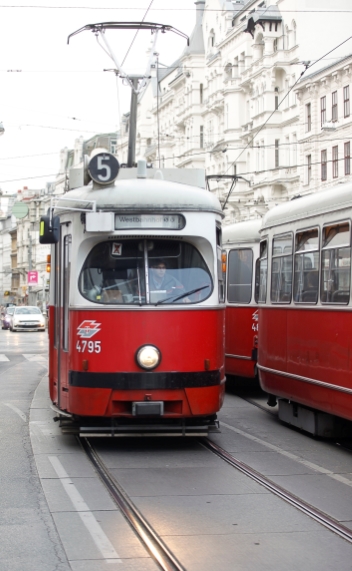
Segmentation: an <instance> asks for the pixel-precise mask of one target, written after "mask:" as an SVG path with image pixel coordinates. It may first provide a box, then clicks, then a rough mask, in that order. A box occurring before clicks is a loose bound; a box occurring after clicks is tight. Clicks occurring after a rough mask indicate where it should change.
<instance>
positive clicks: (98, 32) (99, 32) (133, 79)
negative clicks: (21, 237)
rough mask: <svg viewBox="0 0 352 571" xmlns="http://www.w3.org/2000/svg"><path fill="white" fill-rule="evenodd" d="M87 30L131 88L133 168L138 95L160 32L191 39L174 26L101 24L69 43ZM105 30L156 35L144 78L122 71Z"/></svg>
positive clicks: (130, 162) (130, 154)
mask: <svg viewBox="0 0 352 571" xmlns="http://www.w3.org/2000/svg"><path fill="white" fill-rule="evenodd" d="M85 30H89V31H91V32H93V33H94V34H95V36H96V37H97V41H98V43H99V38H100V39H101V40H102V42H103V43H104V44H105V47H104V46H102V45H101V44H99V45H100V47H101V48H102V49H103V50H104V51H105V53H106V54H107V55H108V56H109V57H110V58H111V59H112V60H113V62H114V64H115V66H116V70H112V71H114V72H115V74H116V75H117V76H120V77H121V78H122V79H123V80H124V81H127V83H128V84H129V85H130V87H131V90H132V92H131V107H130V122H129V141H128V159H127V166H128V167H133V166H134V164H135V152H136V132H137V104H138V94H139V93H140V92H141V91H142V90H143V89H144V88H145V86H146V85H147V82H148V81H149V79H150V77H151V68H152V58H153V55H154V51H155V45H156V40H157V35H158V32H161V33H163V34H164V33H165V32H168V31H171V32H174V33H175V34H177V35H179V36H182V37H183V38H185V39H186V40H187V45H189V37H188V36H187V35H186V34H184V33H183V32H181V31H180V30H177V29H176V28H174V27H173V26H168V25H165V24H158V23H154V22H144V21H142V22H100V23H97V24H87V25H86V26H83V27H82V28H80V29H79V30H76V31H75V32H72V34H70V35H69V36H68V38H67V43H68V44H69V43H70V39H71V38H72V37H73V36H76V35H77V34H79V33H81V32H84V31H85ZM105 30H137V31H139V30H150V31H151V33H152V34H155V38H154V41H153V47H152V50H151V57H150V58H149V61H148V66H147V69H146V72H145V74H144V75H143V76H135V75H128V74H127V73H126V72H124V70H123V69H122V67H121V65H120V63H119V62H118V60H117V58H116V56H115V55H114V53H113V51H112V49H111V47H110V45H109V43H108V41H107V39H106V36H105ZM159 161H160V152H159Z"/></svg>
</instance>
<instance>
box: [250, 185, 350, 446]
mask: <svg viewBox="0 0 352 571" xmlns="http://www.w3.org/2000/svg"><path fill="white" fill-rule="evenodd" d="M351 191H352V185H351V184H344V185H338V186H335V187H334V188H330V189H328V190H326V191H323V192H318V193H316V194H314V195H310V196H307V197H303V198H299V199H297V200H294V201H290V202H288V203H286V204H283V205H281V206H278V207H276V208H274V209H272V210H270V211H269V212H268V213H267V214H266V216H265V217H264V219H263V226H262V228H261V244H260V288H259V320H260V331H259V351H258V369H259V377H260V384H261V386H262V388H263V389H264V390H265V391H266V392H267V393H269V395H271V396H270V397H269V401H268V402H269V404H275V401H276V397H277V398H278V399H279V416H280V418H281V419H282V420H284V421H285V422H288V423H290V424H292V425H294V426H296V427H299V428H302V429H304V430H307V431H309V432H312V433H314V434H316V435H320V436H331V435H333V434H334V432H335V431H337V430H340V427H341V420H340V419H347V420H352V361H351V355H352V335H351V317H352V305H351V220H352V192H351ZM318 411H319V412H318ZM342 424H343V423H342Z"/></svg>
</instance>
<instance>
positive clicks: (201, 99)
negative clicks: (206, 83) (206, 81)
mask: <svg viewBox="0 0 352 571" xmlns="http://www.w3.org/2000/svg"><path fill="white" fill-rule="evenodd" d="M199 103H203V83H201V84H200V85H199Z"/></svg>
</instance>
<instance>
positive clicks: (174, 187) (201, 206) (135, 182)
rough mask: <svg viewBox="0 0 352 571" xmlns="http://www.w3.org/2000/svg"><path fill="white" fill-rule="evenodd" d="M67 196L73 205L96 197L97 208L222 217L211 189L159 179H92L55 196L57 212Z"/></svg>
mask: <svg viewBox="0 0 352 571" xmlns="http://www.w3.org/2000/svg"><path fill="white" fill-rule="evenodd" d="M67 199H69V200H70V203H69V206H70V208H72V209H75V208H76V209H77V208H81V209H83V208H86V207H89V204H90V201H95V202H96V210H102V211H110V212H111V211H119V212H124V211H125V212H127V211H129V212H131V211H138V212H162V211H168V212H170V211H172V210H174V209H175V210H177V211H180V210H181V211H184V212H186V211H189V212H191V211H198V212H214V213H216V214H219V215H220V216H222V217H223V211H222V208H221V205H220V202H219V200H218V199H217V198H216V197H215V196H214V195H213V194H212V193H211V192H209V191H207V190H205V189H202V188H198V187H195V186H191V185H187V184H180V183H177V182H170V181H167V180H159V179H146V178H143V179H142V178H140V179H139V178H134V179H123V180H117V181H116V182H115V184H112V185H109V186H106V187H104V186H98V185H93V183H90V184H89V185H87V186H84V187H81V188H78V189H75V190H71V191H69V192H66V193H65V194H64V195H62V196H58V197H56V204H55V212H56V213H59V212H61V211H63V210H67V207H68V203H67V202H66V203H65V200H67ZM74 199H76V201H75V200H74Z"/></svg>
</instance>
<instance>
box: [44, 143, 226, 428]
mask: <svg viewBox="0 0 352 571" xmlns="http://www.w3.org/2000/svg"><path fill="white" fill-rule="evenodd" d="M92 160H93V159H92ZM91 162H92V161H91ZM93 166H94V168H93ZM93 166H91V163H90V170H89V173H90V175H91V177H92V178H93V182H90V184H88V185H87V186H84V187H82V188H79V189H75V190H72V191H69V192H67V193H66V194H64V195H63V196H62V197H59V198H58V199H57V201H56V205H55V206H54V207H53V210H52V211H51V212H50V215H49V216H47V217H44V218H43V220H42V222H41V225H42V226H41V241H42V242H44V243H45V242H53V246H52V263H51V277H50V317H49V337H50V362H49V365H50V367H49V385H50V397H51V400H52V403H53V406H54V407H55V409H56V411H57V413H58V415H59V417H60V419H62V418H70V419H71V421H72V423H73V424H72V425H73V426H75V425H77V426H78V427H79V431H80V434H88V433H89V434H90V433H92V434H104V435H106V434H108V435H123V434H124V435H127V434H128V435H130V434H136V433H138V434H171V435H189V434H190V435H194V434H204V433H207V431H208V430H209V429H215V428H216V426H217V424H216V421H215V419H216V413H217V412H218V410H219V409H220V408H221V406H222V402H223V397H224V389H225V371H224V325H225V304H224V281H225V263H224V262H225V260H224V259H222V257H224V256H223V255H222V249H221V219H222V210H221V206H220V203H219V202H218V200H217V199H216V198H215V197H214V196H213V195H212V194H211V193H209V192H207V191H205V190H204V189H202V188H199V187H196V186H194V185H190V184H181V183H179V182H170V181H167V180H163V177H162V174H161V171H158V173H157V174H156V176H155V178H152V177H153V175H154V174H155V171H152V169H146V168H145V162H143V161H141V162H140V163H139V166H138V169H121V170H120V174H119V177H118V180H117V182H116V183H114V182H113V181H111V177H112V173H113V171H114V161H113V157H112V156H111V155H108V153H101V154H100V155H99V154H98V155H97V157H96V159H95V163H94V165H93ZM189 174H190V175H192V174H194V173H189ZM186 175H187V171H186ZM173 176H179V177H180V176H181V177H185V173H184V171H179V172H178V173H176V175H173Z"/></svg>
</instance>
